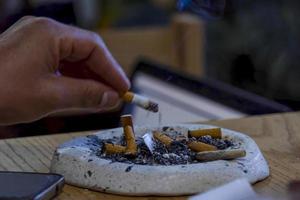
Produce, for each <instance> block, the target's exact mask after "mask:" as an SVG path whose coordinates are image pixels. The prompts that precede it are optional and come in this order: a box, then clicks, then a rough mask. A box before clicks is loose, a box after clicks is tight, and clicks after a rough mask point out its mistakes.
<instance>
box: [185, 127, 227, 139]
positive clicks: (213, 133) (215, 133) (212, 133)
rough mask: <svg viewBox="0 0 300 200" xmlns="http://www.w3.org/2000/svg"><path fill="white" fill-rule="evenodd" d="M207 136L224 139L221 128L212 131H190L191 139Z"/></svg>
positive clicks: (211, 129)
mask: <svg viewBox="0 0 300 200" xmlns="http://www.w3.org/2000/svg"><path fill="white" fill-rule="evenodd" d="M205 135H210V136H211V137H212V138H222V131H221V129H220V128H210V129H198V130H190V131H189V136H190V137H196V138H197V137H201V136H205Z"/></svg>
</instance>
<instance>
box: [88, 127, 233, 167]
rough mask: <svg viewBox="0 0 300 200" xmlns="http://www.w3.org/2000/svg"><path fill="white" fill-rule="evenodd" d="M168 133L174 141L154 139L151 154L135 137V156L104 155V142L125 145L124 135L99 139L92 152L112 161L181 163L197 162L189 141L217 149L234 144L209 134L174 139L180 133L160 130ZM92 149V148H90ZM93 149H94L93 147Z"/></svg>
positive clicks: (138, 138) (147, 163)
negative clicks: (169, 143) (167, 143)
mask: <svg viewBox="0 0 300 200" xmlns="http://www.w3.org/2000/svg"><path fill="white" fill-rule="evenodd" d="M162 132H163V133H164V134H166V135H168V136H169V137H171V138H172V139H174V141H173V142H172V143H171V145H170V146H168V147H167V146H166V145H164V144H163V143H161V142H160V141H158V140H156V139H154V152H153V154H152V153H151V152H150V151H149V149H148V148H147V146H146V144H145V143H144V141H143V139H142V137H136V143H137V146H138V152H137V155H136V156H135V157H128V156H126V155H125V154H110V155H106V154H105V150H104V145H103V144H104V143H111V144H118V145H125V139H124V137H123V136H122V137H113V138H111V139H106V140H100V139H98V142H99V143H100V145H99V147H100V148H99V149H98V150H97V151H93V152H94V154H95V155H96V156H98V157H100V158H104V159H108V160H111V161H112V162H124V163H128V164H140V165H182V164H192V163H198V162H199V161H198V160H197V159H196V153H195V152H193V151H191V150H190V149H189V148H188V146H187V143H188V142H191V141H200V142H203V143H206V144H211V145H214V146H216V147H217V148H218V149H219V150H223V149H226V148H229V147H232V146H234V143H233V142H232V141H230V140H229V139H215V138H212V137H211V136H202V137H199V138H189V139H188V140H189V141H186V140H176V139H178V136H179V135H180V133H178V132H176V131H175V130H174V129H164V130H163V131H162ZM91 150H92V149H91ZM93 150H95V149H94V148H93Z"/></svg>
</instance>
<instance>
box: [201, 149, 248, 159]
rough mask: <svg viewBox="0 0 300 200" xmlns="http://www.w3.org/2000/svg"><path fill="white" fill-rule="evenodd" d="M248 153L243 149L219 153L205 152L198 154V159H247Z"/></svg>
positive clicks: (220, 151)
mask: <svg viewBox="0 0 300 200" xmlns="http://www.w3.org/2000/svg"><path fill="white" fill-rule="evenodd" d="M245 156H246V151H245V150H242V149H230V150H219V151H204V152H200V153H197V155H196V158H197V160H199V161H213V160H232V159H236V158H240V157H245Z"/></svg>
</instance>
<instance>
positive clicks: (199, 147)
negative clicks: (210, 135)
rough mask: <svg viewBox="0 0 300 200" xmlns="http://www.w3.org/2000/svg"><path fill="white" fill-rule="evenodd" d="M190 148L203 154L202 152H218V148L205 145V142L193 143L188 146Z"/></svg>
mask: <svg viewBox="0 0 300 200" xmlns="http://www.w3.org/2000/svg"><path fill="white" fill-rule="evenodd" d="M188 147H189V148H190V149H191V150H192V151H195V152H202V151H216V150H218V149H217V147H215V146H213V145H210V144H205V143H203V142H191V143H189V144H188Z"/></svg>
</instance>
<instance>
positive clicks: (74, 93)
mask: <svg viewBox="0 0 300 200" xmlns="http://www.w3.org/2000/svg"><path fill="white" fill-rule="evenodd" d="M47 96H48V97H47V101H48V103H49V105H50V110H64V109H70V108H93V109H94V110H95V111H96V110H98V111H101V110H108V109H109V108H112V107H115V106H117V105H118V102H119V95H118V93H117V92H116V91H115V90H113V89H112V88H110V87H109V86H106V85H103V84H102V83H99V82H96V81H93V80H85V79H74V78H69V77H63V76H61V77H55V78H53V79H52V80H51V81H50V82H49V83H48V88H47ZM95 108H96V109H95Z"/></svg>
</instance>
